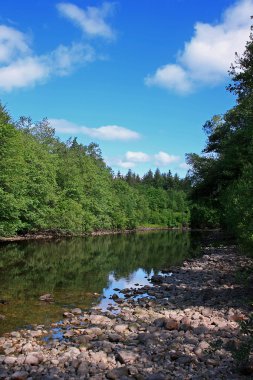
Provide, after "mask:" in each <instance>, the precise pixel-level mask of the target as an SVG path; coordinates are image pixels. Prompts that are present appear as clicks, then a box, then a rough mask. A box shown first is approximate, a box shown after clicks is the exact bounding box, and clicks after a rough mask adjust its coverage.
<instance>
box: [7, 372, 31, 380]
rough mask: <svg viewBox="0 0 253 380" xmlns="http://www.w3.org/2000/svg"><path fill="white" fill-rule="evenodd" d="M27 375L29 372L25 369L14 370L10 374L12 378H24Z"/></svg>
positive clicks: (18, 379) (19, 379) (14, 379)
mask: <svg viewBox="0 0 253 380" xmlns="http://www.w3.org/2000/svg"><path fill="white" fill-rule="evenodd" d="M28 376H29V373H28V372H26V371H16V372H14V373H13V375H12V376H11V379H13V380H26V379H27V378H28Z"/></svg>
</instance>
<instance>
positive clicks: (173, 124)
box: [0, 0, 253, 176]
mask: <svg viewBox="0 0 253 380" xmlns="http://www.w3.org/2000/svg"><path fill="white" fill-rule="evenodd" d="M251 15H253V0H238V1H234V0H219V1H213V0H205V1H199V0H115V1H114V0H113V1H107V2H103V1H97V0H89V1H88V0H70V1H61V0H59V1H55V0H2V1H1V4H0V101H1V102H2V104H3V105H5V106H6V108H7V110H8V111H9V113H10V114H11V116H12V117H13V119H14V120H18V118H19V117H20V116H30V117H31V118H32V119H33V121H34V122H37V121H40V120H42V119H43V118H45V117H46V118H48V119H49V121H50V124H51V125H52V127H53V128H55V133H56V135H57V136H59V138H60V139H61V140H63V141H66V140H67V139H68V138H69V137H71V136H72V137H77V138H78V141H79V142H81V143H83V144H85V145H87V144H89V143H90V142H95V143H98V144H99V146H100V148H101V149H102V154H103V157H104V160H105V161H106V163H107V164H108V165H109V166H110V167H111V168H112V169H113V171H114V172H115V173H117V171H118V170H120V171H121V173H126V172H127V171H128V169H131V170H133V171H134V172H136V173H138V174H140V175H143V174H144V173H145V172H147V171H148V170H149V169H150V168H151V169H152V170H155V168H157V167H158V168H159V169H160V170H161V172H167V171H168V170H171V171H172V173H176V172H177V173H178V174H179V175H180V176H184V175H185V174H186V172H187V169H188V167H187V165H186V163H185V154H186V153H192V152H194V153H198V154H199V153H201V150H202V149H203V148H204V144H205V140H206V137H205V135H204V132H203V130H202V127H203V125H204V123H205V122H206V121H207V120H209V119H210V118H211V117H212V116H214V115H217V114H223V113H225V112H226V110H228V109H229V108H231V107H232V106H233V105H234V104H235V99H234V97H233V95H231V94H230V93H229V92H228V91H226V85H228V83H229V76H228V70H229V68H230V65H231V63H232V62H234V57H235V52H238V53H239V54H242V53H243V51H244V48H245V43H246V41H247V40H248V39H249V34H250V25H251V20H250V16H251Z"/></svg>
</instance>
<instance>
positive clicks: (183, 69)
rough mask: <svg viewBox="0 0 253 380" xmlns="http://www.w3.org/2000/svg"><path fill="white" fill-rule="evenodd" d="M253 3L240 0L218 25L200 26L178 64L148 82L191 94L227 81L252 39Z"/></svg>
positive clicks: (160, 69) (150, 77)
mask: <svg viewBox="0 0 253 380" xmlns="http://www.w3.org/2000/svg"><path fill="white" fill-rule="evenodd" d="M252 14H253V0H240V1H237V2H236V3H235V4H234V5H232V6H231V7H229V8H227V10H226V11H225V12H224V14H223V15H222V18H221V21H220V22H219V23H217V24H208V23H202V22H197V23H196V24H195V26H194V35H193V37H192V38H191V40H190V41H188V42H186V43H185V46H184V49H183V51H181V52H178V56H177V61H176V63H171V64H170V63H169V64H166V65H164V66H162V67H159V68H158V69H157V70H156V72H155V73H154V74H153V75H148V76H147V77H146V78H145V83H146V84H147V85H149V86H152V85H153V86H159V87H164V88H166V89H169V90H174V91H177V92H178V93H189V92H191V91H193V90H194V89H196V88H197V87H198V86H200V85H209V86H214V85H217V84H219V83H221V82H223V81H224V79H225V78H226V76H227V72H228V70H229V67H230V65H231V63H232V62H233V61H234V57H235V51H236V52H237V53H238V54H239V55H240V54H242V53H243V51H244V49H245V44H246V41H247V40H248V39H249V33H250V25H251V19H250V16H251V15H252Z"/></svg>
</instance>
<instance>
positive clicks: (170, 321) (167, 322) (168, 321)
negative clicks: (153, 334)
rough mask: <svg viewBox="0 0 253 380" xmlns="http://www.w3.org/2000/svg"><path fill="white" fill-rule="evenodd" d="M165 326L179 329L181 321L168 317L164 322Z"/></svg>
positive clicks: (169, 328)
mask: <svg viewBox="0 0 253 380" xmlns="http://www.w3.org/2000/svg"><path fill="white" fill-rule="evenodd" d="M164 327H165V329H166V330H178V329H179V322H178V321H176V320H175V319H172V318H171V319H166V320H165V322H164Z"/></svg>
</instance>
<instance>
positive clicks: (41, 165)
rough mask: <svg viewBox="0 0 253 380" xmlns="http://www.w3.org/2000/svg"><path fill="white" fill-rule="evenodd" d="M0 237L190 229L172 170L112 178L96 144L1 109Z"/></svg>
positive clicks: (183, 198) (181, 187) (180, 184)
mask: <svg viewBox="0 0 253 380" xmlns="http://www.w3.org/2000/svg"><path fill="white" fill-rule="evenodd" d="M0 141H1V146H0V236H12V235H15V234H21V233H27V232H29V233H31V232H32V233H35V232H37V231H40V232H41V231H48V230H50V231H57V232H58V233H59V232H61V233H86V232H90V231H100V230H114V229H134V228H136V227H137V226H140V225H144V224H158V225H162V226H169V227H180V226H182V225H188V222H189V207H188V202H187V201H186V196H185V192H184V186H185V182H184V181H183V180H180V179H179V177H178V176H177V175H175V176H174V177H173V176H172V174H171V172H169V173H167V174H165V173H163V174H162V173H160V171H159V170H158V169H157V170H156V172H155V174H153V173H152V171H151V170H150V171H149V172H148V173H147V174H146V175H144V177H143V178H140V177H139V176H138V175H136V174H135V173H132V172H131V171H129V172H128V173H127V175H126V176H122V175H121V174H120V173H118V175H117V176H116V177H115V176H114V175H113V173H112V171H111V169H110V168H108V167H107V166H106V165H105V163H104V161H103V159H102V154H101V151H100V148H99V146H98V145H97V144H95V143H91V144H89V145H87V146H86V145H83V144H80V143H79V142H78V141H77V139H76V138H73V139H72V138H71V139H69V140H68V141H67V142H66V143H64V142H61V141H60V140H59V139H58V138H57V137H56V136H55V132H54V129H53V128H51V126H50V124H49V122H48V120H47V119H43V120H42V121H40V122H37V123H33V122H32V120H31V119H30V118H27V117H21V118H20V119H19V121H18V122H17V123H13V122H12V121H11V117H10V115H9V114H8V112H7V111H6V110H5V109H4V107H0Z"/></svg>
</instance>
